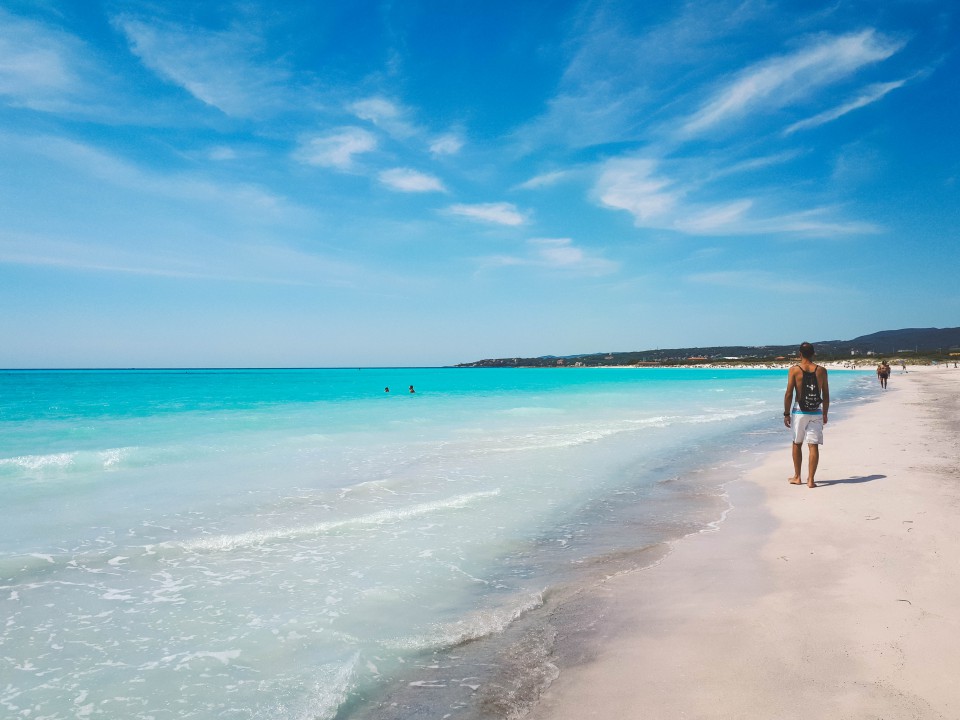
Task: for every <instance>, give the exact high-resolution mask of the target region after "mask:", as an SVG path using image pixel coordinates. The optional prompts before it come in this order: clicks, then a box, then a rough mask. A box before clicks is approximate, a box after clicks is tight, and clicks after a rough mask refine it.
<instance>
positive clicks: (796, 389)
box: [783, 342, 830, 488]
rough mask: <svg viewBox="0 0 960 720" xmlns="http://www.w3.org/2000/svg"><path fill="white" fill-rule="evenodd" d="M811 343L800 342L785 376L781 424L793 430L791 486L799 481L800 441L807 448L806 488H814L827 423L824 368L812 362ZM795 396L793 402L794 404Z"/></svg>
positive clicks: (828, 392)
mask: <svg viewBox="0 0 960 720" xmlns="http://www.w3.org/2000/svg"><path fill="white" fill-rule="evenodd" d="M813 353H814V350H813V345H811V344H810V343H808V342H805V343H802V344H801V345H800V350H799V351H798V356H799V358H800V362H799V363H797V364H796V365H794V366H793V367H791V368H790V374H789V375H788V376H787V392H786V393H785V394H784V396H783V424H784V425H786V426H787V427H788V428H791V429H792V430H793V445H792V447H791V452H792V454H793V477H791V478H790V482H791V484H793V485H800V484H802V482H801V480H800V467H801V464H802V460H803V457H802V453H801V451H802V450H803V444H804V443H806V444H807V447H808V448H809V453H808V457H807V487H812V488H813V487H816V486H817V483H816V482H814V476H815V475H816V474H817V465H818V464H819V462H820V446H821V445H823V426H824V425H826V424H827V410H828V409H829V407H830V386H829V385H828V384H827V370H826V368H824V367H823V366H822V365H817V364H816V363H814V362H813ZM794 396H796V400H797V402H796V404H794V401H793V400H794Z"/></svg>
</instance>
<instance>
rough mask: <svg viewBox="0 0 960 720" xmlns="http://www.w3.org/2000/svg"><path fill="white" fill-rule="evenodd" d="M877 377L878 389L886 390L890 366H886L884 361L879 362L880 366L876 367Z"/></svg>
mask: <svg viewBox="0 0 960 720" xmlns="http://www.w3.org/2000/svg"><path fill="white" fill-rule="evenodd" d="M877 377H878V378H880V387H882V388H883V389H884V390H886V389H887V378H889V377H890V366H889V365H887V361H886V360H881V361H880V364H879V365H877Z"/></svg>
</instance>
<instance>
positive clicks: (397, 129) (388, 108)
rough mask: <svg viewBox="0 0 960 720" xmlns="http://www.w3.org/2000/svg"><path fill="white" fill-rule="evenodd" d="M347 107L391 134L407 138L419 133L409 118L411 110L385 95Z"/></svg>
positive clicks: (403, 138) (362, 118) (402, 138)
mask: <svg viewBox="0 0 960 720" xmlns="http://www.w3.org/2000/svg"><path fill="white" fill-rule="evenodd" d="M347 109H348V110H349V111H350V112H352V113H353V114H354V115H356V116H357V117H358V118H360V119H361V120H366V121H367V122H370V123H373V124H374V125H376V126H377V127H378V128H381V129H382V130H383V131H384V132H386V133H388V134H389V135H391V136H393V137H396V138H399V139H401V140H405V139H407V138H410V137H413V136H414V135H417V134H418V130H417V128H416V127H415V126H414V125H413V124H412V123H410V122H409V121H408V120H407V115H409V111H408V110H407V109H406V108H404V107H402V106H400V105H398V104H396V103H394V102H392V101H391V100H387V99H386V98H383V97H379V96H376V97H370V98H366V99H364V100H358V101H356V102H354V103H351V104H350V105H349V106H348V107H347Z"/></svg>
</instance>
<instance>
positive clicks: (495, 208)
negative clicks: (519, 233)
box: [448, 202, 527, 225]
mask: <svg viewBox="0 0 960 720" xmlns="http://www.w3.org/2000/svg"><path fill="white" fill-rule="evenodd" d="M448 211H449V212H451V213H453V214H454V215H461V216H463V217H467V218H470V219H471V220H480V221H481V222H490V223H495V224H497V225H523V224H524V223H525V222H526V221H527V218H526V217H525V216H524V215H523V213H521V212H520V211H519V210H517V207H516V205H514V204H513V203H505V202H501V203H477V204H474V205H465V204H459V205H451V206H450V207H449V208H448Z"/></svg>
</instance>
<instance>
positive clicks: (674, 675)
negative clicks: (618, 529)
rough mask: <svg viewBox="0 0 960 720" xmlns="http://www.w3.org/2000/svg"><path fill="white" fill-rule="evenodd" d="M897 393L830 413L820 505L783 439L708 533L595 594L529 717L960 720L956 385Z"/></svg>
mask: <svg viewBox="0 0 960 720" xmlns="http://www.w3.org/2000/svg"><path fill="white" fill-rule="evenodd" d="M889 385H890V387H889V390H888V391H887V392H882V391H881V390H880V389H879V387H878V386H877V388H876V392H877V399H876V401H875V402H871V403H867V404H865V405H862V406H860V407H857V408H855V409H854V410H852V411H850V410H844V409H843V408H840V407H837V408H835V409H834V411H833V412H832V414H831V421H830V423H829V424H828V425H827V428H826V431H825V445H824V447H823V448H822V452H821V460H820V468H819V471H818V473H817V480H818V482H819V483H820V487H818V488H815V489H808V488H807V487H806V486H805V485H801V486H795V485H790V484H788V482H787V477H788V475H790V474H791V470H792V467H791V463H790V458H789V435H788V434H787V431H786V430H784V436H783V448H782V451H778V452H776V453H773V454H771V455H770V456H768V457H765V458H764V459H763V461H762V462H761V463H760V465H759V466H758V467H756V468H755V469H753V470H752V471H750V472H749V473H748V475H747V476H746V477H745V478H743V479H741V480H737V481H735V482H733V483H731V484H730V485H729V486H728V491H729V497H730V501H731V504H732V506H733V508H732V510H731V511H730V512H729V514H728V515H727V517H726V520H725V521H724V522H723V523H721V524H720V526H719V529H718V530H716V531H713V532H708V533H702V534H699V535H694V536H690V537H688V538H685V539H683V540H681V541H678V542H677V543H676V545H675V547H674V549H673V552H672V553H671V554H670V555H669V556H668V557H667V558H665V559H664V560H663V561H662V562H661V563H660V564H659V565H657V566H655V567H651V568H647V569H645V570H640V571H636V572H633V573H630V574H626V575H621V576H618V577H615V578H611V579H609V580H607V581H605V582H604V583H603V584H602V585H600V586H599V587H598V588H597V589H596V592H597V593H598V594H599V598H598V600H602V602H598V603H597V604H598V606H601V607H605V608H607V610H606V611H605V612H604V613H603V616H602V617H600V618H599V619H598V620H597V622H596V624H595V625H594V627H593V629H592V630H591V631H590V632H589V633H587V634H586V635H587V641H586V643H585V644H583V640H582V639H579V638H578V639H577V640H576V643H577V644H578V646H579V649H578V650H577V652H569V651H568V652H566V653H564V654H563V656H562V659H561V667H560V676H559V678H558V679H557V680H556V681H555V682H554V683H553V684H552V685H551V687H550V688H549V689H548V690H547V691H546V692H545V693H544V694H543V696H542V697H541V699H540V701H539V703H538V705H536V706H535V707H534V709H533V710H532V711H531V713H530V715H529V717H531V718H533V720H582V719H583V718H604V719H605V720H615V719H624V720H625V719H627V718H654V719H656V720H673V719H675V718H731V719H732V718H737V719H745V718H763V719H769V718H776V719H778V720H785V719H790V718H803V719H804V720H810V719H811V718H846V719H861V718H862V719H863V720H866V719H867V718H870V719H872V720H876V719H877V718H883V720H898V719H901V718H904V719H905V718H914V719H916V718H920V719H923V720H926V719H927V718H945V719H954V718H960V683H958V682H957V681H956V678H957V675H958V673H960V532H958V531H957V522H958V521H957V518H958V516H960V467H958V465H960V370H953V369H952V368H951V369H944V368H942V367H940V368H937V367H934V368H920V369H917V368H911V369H910V372H909V373H908V374H901V373H900V371H899V369H898V370H897V371H896V372H895V374H894V375H893V377H892V378H891V379H890V383H889ZM804 461H806V451H805V452H804ZM804 472H806V468H804ZM560 641H561V643H562V642H563V639H562V638H561V639H560ZM572 644H573V640H571V639H568V645H572ZM568 650H569V648H568Z"/></svg>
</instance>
